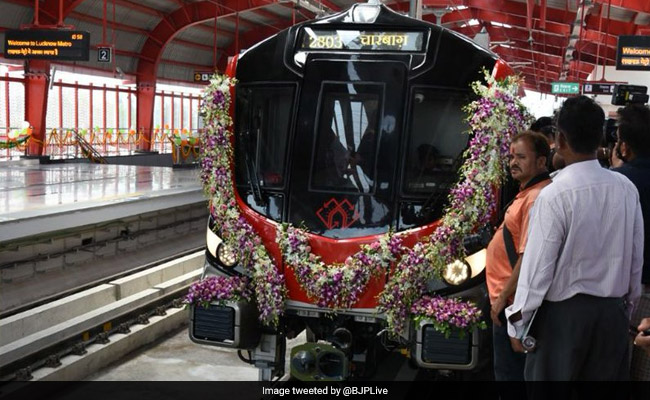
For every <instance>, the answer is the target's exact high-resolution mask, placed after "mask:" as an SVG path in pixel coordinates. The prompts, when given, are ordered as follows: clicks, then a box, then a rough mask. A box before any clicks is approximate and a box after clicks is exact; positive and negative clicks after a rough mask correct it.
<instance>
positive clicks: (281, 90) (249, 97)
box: [235, 87, 294, 189]
mask: <svg viewBox="0 0 650 400" xmlns="http://www.w3.org/2000/svg"><path fill="white" fill-rule="evenodd" d="M293 99H294V88H293V87H244V88H241V89H239V90H238V93H237V106H238V107H237V126H238V128H237V131H238V134H237V135H236V149H235V159H236V163H237V164H236V176H235V177H236V180H237V183H238V184H246V185H247V184H248V183H249V177H248V174H247V169H246V157H249V160H250V161H252V165H254V166H255V167H256V173H257V178H258V179H259V180H260V184H261V186H262V187H264V188H276V189H277V188H282V187H283V186H284V177H285V175H286V174H285V165H286V163H285V161H286V150H287V140H288V137H289V129H290V126H291V125H290V123H291V115H292V106H293Z"/></svg>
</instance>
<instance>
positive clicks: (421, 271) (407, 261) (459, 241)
mask: <svg viewBox="0 0 650 400" xmlns="http://www.w3.org/2000/svg"><path fill="white" fill-rule="evenodd" d="M483 73H484V76H485V82H481V81H476V82H474V83H472V90H473V91H474V93H475V94H476V95H477V96H478V99H477V100H475V101H473V102H471V103H470V104H468V105H467V106H465V107H464V109H463V110H464V111H465V112H466V113H467V115H468V117H467V122H468V123H469V127H470V130H469V132H468V133H469V134H470V135H471V139H470V141H469V145H468V148H467V150H465V153H464V154H463V157H464V159H465V162H464V164H463V166H462V167H461V169H460V177H459V180H458V183H456V185H455V187H454V188H453V189H452V190H451V192H450V194H449V205H448V206H447V208H446V209H445V212H444V214H443V217H442V218H441V219H440V225H438V227H437V228H436V229H435V230H434V231H433V233H432V234H431V235H430V236H429V237H428V238H426V239H425V240H423V241H421V242H419V243H417V244H416V245H415V246H413V248H412V249H409V250H408V251H407V253H406V254H405V255H404V256H403V257H402V258H401V260H400V261H399V263H398V264H397V266H396V267H395V270H394V272H393V274H392V275H391V276H390V279H389V281H388V283H387V284H386V286H385V288H384V291H383V292H382V293H381V295H380V298H379V304H380V307H379V308H380V310H381V311H383V312H384V313H385V314H386V318H387V322H388V327H389V331H391V332H394V333H396V332H400V331H402V330H403V329H404V327H405V323H406V322H407V319H408V317H409V311H410V306H411V305H412V304H414V303H415V302H416V301H417V300H418V299H420V298H421V297H422V296H423V295H424V294H425V292H426V286H427V282H428V281H429V280H431V279H440V277H441V274H442V272H443V270H444V268H445V267H446V266H447V265H448V264H451V263H453V262H454V261H456V260H458V259H461V260H462V259H463V258H465V257H466V256H467V255H466V254H465V248H464V247H463V239H464V238H465V237H467V236H468V235H470V234H472V233H473V232H475V231H476V230H477V229H480V228H481V227H484V226H486V225H487V224H488V223H489V220H490V217H491V215H492V214H493V212H494V211H495V210H496V200H497V199H496V198H495V191H494V188H495V187H499V186H500V185H501V184H502V183H503V182H504V180H505V177H506V167H507V163H508V161H507V160H508V153H509V147H510V142H511V139H512V137H513V136H514V135H515V134H517V133H518V132H520V131H522V130H524V129H526V128H527V127H528V126H529V125H530V123H531V122H532V120H533V118H532V116H531V115H530V114H529V113H528V111H527V109H526V107H525V106H524V105H523V104H522V103H521V101H520V100H519V99H518V97H517V92H518V87H519V78H517V77H508V78H506V79H505V80H503V81H497V80H496V79H494V78H493V77H492V76H491V75H490V74H489V73H488V72H487V71H485V70H484V71H483Z"/></svg>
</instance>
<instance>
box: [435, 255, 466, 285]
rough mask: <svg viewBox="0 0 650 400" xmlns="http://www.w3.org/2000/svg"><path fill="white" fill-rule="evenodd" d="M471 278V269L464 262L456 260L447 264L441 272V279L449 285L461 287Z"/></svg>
mask: <svg viewBox="0 0 650 400" xmlns="http://www.w3.org/2000/svg"><path fill="white" fill-rule="evenodd" d="M471 276H472V269H471V267H470V266H469V264H468V263H467V262H466V261H463V260H456V261H454V262H452V263H451V264H447V266H446V267H445V270H444V271H443V272H442V279H443V280H444V281H445V282H446V283H447V284H449V285H453V286H458V285H461V284H463V283H465V282H467V280H468V279H469V278H470V277H471Z"/></svg>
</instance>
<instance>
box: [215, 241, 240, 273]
mask: <svg viewBox="0 0 650 400" xmlns="http://www.w3.org/2000/svg"><path fill="white" fill-rule="evenodd" d="M217 258H218V259H219V262H220V263H221V264H223V265H224V266H226V267H228V268H232V267H234V266H235V265H237V253H235V252H234V251H233V249H232V248H231V247H230V246H228V245H227V244H225V243H223V242H221V243H219V247H217Z"/></svg>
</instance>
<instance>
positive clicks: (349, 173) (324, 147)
mask: <svg viewBox="0 0 650 400" xmlns="http://www.w3.org/2000/svg"><path fill="white" fill-rule="evenodd" d="M382 92H383V87H382V86H380V85H376V84H363V85H360V84H341V83H335V84H334V83H330V84H325V85H323V91H322V93H321V98H320V99H321V102H320V108H319V118H318V121H317V125H316V127H317V128H316V135H315V143H314V157H313V161H312V166H311V181H310V189H311V190H316V191H336V192H354V193H372V192H373V191H374V186H375V174H376V165H375V160H376V155H377V145H378V143H379V141H378V138H377V136H378V132H379V118H380V115H379V114H381V101H380V99H381V98H382V97H383V93H382Z"/></svg>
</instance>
